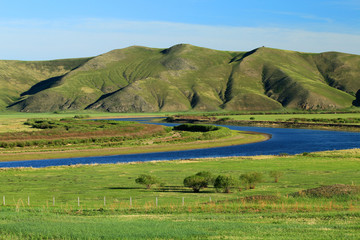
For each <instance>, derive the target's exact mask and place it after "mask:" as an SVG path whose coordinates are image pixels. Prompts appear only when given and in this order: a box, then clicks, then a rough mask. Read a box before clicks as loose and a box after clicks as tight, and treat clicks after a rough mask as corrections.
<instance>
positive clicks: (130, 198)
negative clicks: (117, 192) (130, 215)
mask: <svg viewBox="0 0 360 240" xmlns="http://www.w3.org/2000/svg"><path fill="white" fill-rule="evenodd" d="M130 207H132V199H131V197H130Z"/></svg>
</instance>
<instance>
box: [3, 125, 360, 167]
mask: <svg viewBox="0 0 360 240" xmlns="http://www.w3.org/2000/svg"><path fill="white" fill-rule="evenodd" d="M120 120H122V119H120ZM127 120H131V119H127ZM139 121H142V122H143V121H146V119H145V120H139ZM163 125H167V126H173V125H175V124H163ZM222 126H225V127H228V128H230V129H233V130H240V131H254V132H261V133H267V134H271V135H272V138H271V139H269V140H268V141H264V142H259V143H251V144H244V145H236V146H228V147H217V148H208V149H195V150H185V151H171V152H159V153H142V154H127V155H114V156H100V157H80V158H62V159H51V160H31V161H16V162H0V167H1V168H4V167H35V168H39V167H48V166H60V165H74V164H93V163H99V164H103V163H126V162H145V161H154V160H177V159H191V158H208V157H230V156H254V155H278V154H281V153H287V154H298V153H303V152H316V151H325V150H340V149H351V148H359V147H360V133H357V132H342V131H325V130H310V129H292V128H263V127H242V126H226V125H222Z"/></svg>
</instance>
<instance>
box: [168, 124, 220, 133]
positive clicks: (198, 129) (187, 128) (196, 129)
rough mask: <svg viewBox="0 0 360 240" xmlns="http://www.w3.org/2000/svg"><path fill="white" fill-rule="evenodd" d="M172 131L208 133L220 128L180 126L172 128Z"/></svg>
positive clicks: (202, 125) (195, 125) (196, 125)
mask: <svg viewBox="0 0 360 240" xmlns="http://www.w3.org/2000/svg"><path fill="white" fill-rule="evenodd" d="M173 129H174V130H180V131H189V132H210V131H216V130H219V129H220V127H217V126H213V125H206V124H190V123H186V124H181V125H178V126H175V127H174V128H173Z"/></svg>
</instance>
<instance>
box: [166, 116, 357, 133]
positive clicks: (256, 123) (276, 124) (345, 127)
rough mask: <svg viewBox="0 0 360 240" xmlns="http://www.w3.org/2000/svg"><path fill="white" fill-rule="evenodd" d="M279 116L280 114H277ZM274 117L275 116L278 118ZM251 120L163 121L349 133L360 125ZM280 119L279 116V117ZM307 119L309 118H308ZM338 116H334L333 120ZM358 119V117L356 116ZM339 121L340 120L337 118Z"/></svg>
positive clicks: (178, 118) (175, 118) (183, 118)
mask: <svg viewBox="0 0 360 240" xmlns="http://www.w3.org/2000/svg"><path fill="white" fill-rule="evenodd" d="M279 115H280V114H279ZM279 115H276V116H279ZM249 116H251V117H250V118H251V120H245V119H243V118H245V117H247V116H245V117H244V116H240V117H239V116H238V118H241V119H234V116H231V115H230V116H229V117H223V116H217V117H214V116H210V117H208V116H196V115H195V116H192V115H178V116H171V117H168V118H166V119H165V121H166V122H170V123H206V124H220V125H232V126H253V127H273V128H299V129H316V130H337V131H351V132H360V124H359V123H357V124H352V123H324V122H309V121H305V120H306V119H304V118H302V120H303V121H301V118H299V119H300V120H299V119H298V118H293V119H292V118H289V119H287V120H286V121H284V120H282V119H278V120H269V119H273V116H271V115H259V116H260V119H261V120H255V119H256V118H259V116H257V115H249ZM280 117H281V115H280ZM308 117H309V116H308ZM337 117H338V116H336V115H334V117H333V118H334V119H335V118H337ZM357 117H359V116H357ZM338 119H341V118H338Z"/></svg>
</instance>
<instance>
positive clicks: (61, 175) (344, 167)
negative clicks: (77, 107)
mask: <svg viewBox="0 0 360 240" xmlns="http://www.w3.org/2000/svg"><path fill="white" fill-rule="evenodd" d="M78 114H79V113H75V114H73V115H71V114H69V115H68V114H64V115H61V114H59V115H58V114H49V115H48V114H42V115H39V114H19V115H17V114H15V115H10V116H9V117H7V116H5V115H0V122H1V123H4V122H8V124H9V125H7V126H8V127H5V128H7V129H8V131H10V132H11V131H12V132H13V131H16V127H14V128H11V127H10V126H14V125H13V124H14V123H15V124H19V125H21V126H22V123H23V122H24V121H25V120H26V119H28V118H40V116H41V117H43V118H49V117H54V116H55V117H57V118H64V117H73V116H74V115H78ZM90 115H91V117H93V118H98V117H110V118H111V117H115V116H119V114H101V116H100V115H95V114H90ZM339 115H340V114H339ZM249 116H253V115H249ZM257 116H260V115H255V118H256V117H257ZM261 116H262V115H261ZM267 116H269V115H264V117H267ZM313 116H314V115H313V114H311V115H310V116H309V117H313ZM323 116H324V115H322V114H321V117H323ZM276 117H278V118H280V116H279V115H276ZM289 117H294V115H289ZM329 117H330V116H329ZM9 119H12V121H11V120H9ZM21 119H22V120H21ZM30 130H31V129H30ZM225 139H226V138H225ZM231 141H232V140H229V142H231ZM184 144H186V143H181V144H180V145H184ZM203 144H205V145H208V146H209V144H210V142H204V143H203ZM180 145H179V146H180ZM189 145H194V144H191V143H189ZM129 148H134V147H129ZM141 148H146V145H143V146H142V147H141ZM42 150H44V149H42ZM49 151H50V150H49ZM78 152H81V150H80V149H75V150H74V151H73V152H68V153H67V154H69V156H74V154H77V153H78ZM50 154H53V153H50ZM15 155H17V154H16V153H15V154H14V156H15ZM24 156H25V155H22V157H24ZM199 171H209V172H212V173H213V174H215V175H218V174H229V175H232V176H234V177H236V178H239V176H240V175H241V174H243V173H248V172H253V171H256V172H260V173H262V174H263V176H264V179H263V181H262V182H261V183H259V184H258V185H257V186H256V188H255V189H252V190H241V191H240V190H239V188H235V189H233V190H232V192H231V193H229V194H225V193H219V192H216V191H215V189H214V188H213V187H212V186H210V187H209V188H206V189H203V190H201V191H200V193H193V192H192V190H191V189H189V188H185V187H184V186H183V184H182V183H183V179H184V178H185V177H187V176H190V175H193V174H195V173H197V172H199ZM271 171H281V172H282V173H283V176H282V177H281V178H280V180H279V182H278V183H274V179H273V178H271V177H270V176H269V173H270V172H271ZM140 174H151V175H154V176H156V177H158V178H160V179H161V181H162V182H163V185H162V186H157V187H155V188H153V189H150V190H147V189H145V187H143V186H141V185H138V184H136V183H135V179H136V177H137V176H139V175H140ZM0 183H1V188H0V189H1V190H0V204H2V205H1V206H0V239H221V238H227V239H359V238H360V226H359V222H360V195H359V194H352V195H340V196H333V197H330V198H327V197H309V196H297V197H296V196H293V195H292V194H293V193H296V192H299V191H301V190H305V189H311V188H316V187H319V186H322V185H334V184H346V185H351V186H359V185H360V149H353V150H343V151H328V152H319V153H310V154H307V153H306V154H300V155H295V156H253V157H230V158H215V159H213V158H211V159H189V160H177V161H158V162H146V163H129V164H105V165H97V164H94V165H75V166H59V167H47V168H40V169H35V168H17V169H0ZM240 187H241V186H240ZM241 188H242V187H241ZM130 198H131V200H130Z"/></svg>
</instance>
